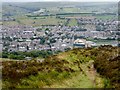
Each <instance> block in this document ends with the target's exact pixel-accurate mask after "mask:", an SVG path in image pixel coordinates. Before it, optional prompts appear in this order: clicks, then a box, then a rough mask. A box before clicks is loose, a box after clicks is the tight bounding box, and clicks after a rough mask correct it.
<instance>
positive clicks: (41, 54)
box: [2, 50, 53, 60]
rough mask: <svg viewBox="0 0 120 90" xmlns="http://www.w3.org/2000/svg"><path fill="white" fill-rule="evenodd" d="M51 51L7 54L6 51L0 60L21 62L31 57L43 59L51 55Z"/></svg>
mask: <svg viewBox="0 0 120 90" xmlns="http://www.w3.org/2000/svg"><path fill="white" fill-rule="evenodd" d="M52 54H53V51H50V50H48V51H45V50H42V51H30V52H21V51H18V52H7V51H3V53H2V58H10V59H18V60H22V59H25V57H32V58H36V57H42V58H45V57H47V56H49V55H52Z"/></svg>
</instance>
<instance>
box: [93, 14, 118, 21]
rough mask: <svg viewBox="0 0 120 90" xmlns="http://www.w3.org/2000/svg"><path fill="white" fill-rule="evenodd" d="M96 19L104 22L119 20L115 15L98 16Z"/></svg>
mask: <svg viewBox="0 0 120 90" xmlns="http://www.w3.org/2000/svg"><path fill="white" fill-rule="evenodd" d="M95 17H96V18H97V19H102V20H112V19H116V20H117V16H115V15H96V16H95Z"/></svg>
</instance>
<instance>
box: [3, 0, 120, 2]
mask: <svg viewBox="0 0 120 90" xmlns="http://www.w3.org/2000/svg"><path fill="white" fill-rule="evenodd" d="M44 1H55V2H56V1H66V2H67V1H70V2H74V1H75V2H119V0H2V2H44Z"/></svg>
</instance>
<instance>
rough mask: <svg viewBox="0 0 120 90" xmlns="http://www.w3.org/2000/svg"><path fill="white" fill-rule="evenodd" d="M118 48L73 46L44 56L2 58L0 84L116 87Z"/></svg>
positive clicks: (20, 86)
mask: <svg viewBox="0 0 120 90" xmlns="http://www.w3.org/2000/svg"><path fill="white" fill-rule="evenodd" d="M119 50H120V49H118V48H117V47H112V46H101V47H99V48H87V49H73V50H70V51H66V52H62V53H60V54H58V55H52V56H49V57H47V58H45V59H38V58H36V59H34V60H31V61H3V72H2V75H3V84H2V86H3V87H4V88H110V87H113V88H119V86H120V84H119V83H118V82H117V81H116V80H118V81H119V80H120V78H119V77H118V75H119V74H118V73H117V72H118V71H117V70H118V69H119V67H118V66H117V63H115V61H118V58H119V56H118V51H119ZM108 60H109V61H108ZM109 63H110V65H111V67H109ZM118 63H119V61H118ZM112 65H113V66H114V67H112ZM109 68H110V70H111V72H110V71H109ZM104 70H105V71H104ZM102 71H104V72H102ZM109 75H112V76H109Z"/></svg>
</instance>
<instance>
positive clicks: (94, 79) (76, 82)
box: [45, 61, 104, 88]
mask: <svg viewBox="0 0 120 90" xmlns="http://www.w3.org/2000/svg"><path fill="white" fill-rule="evenodd" d="M81 69H82V71H83V72H84V73H83V72H80V71H79V72H76V73H75V74H74V75H73V76H72V77H71V78H68V79H65V80H63V81H62V82H61V81H58V82H56V83H55V84H53V85H51V86H45V87H49V88H102V87H104V83H103V79H102V78H101V77H100V76H99V74H98V73H97V72H96V70H95V69H94V67H93V63H92V62H91V61H90V62H87V63H86V64H81Z"/></svg>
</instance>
